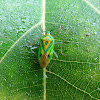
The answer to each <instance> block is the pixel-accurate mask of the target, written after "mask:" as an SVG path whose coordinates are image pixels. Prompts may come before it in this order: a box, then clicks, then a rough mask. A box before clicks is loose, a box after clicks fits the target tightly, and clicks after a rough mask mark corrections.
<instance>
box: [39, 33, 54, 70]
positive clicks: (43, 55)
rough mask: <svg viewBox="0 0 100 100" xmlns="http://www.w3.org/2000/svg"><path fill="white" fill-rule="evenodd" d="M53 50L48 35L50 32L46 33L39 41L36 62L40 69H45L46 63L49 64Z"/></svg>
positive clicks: (51, 38)
mask: <svg viewBox="0 0 100 100" xmlns="http://www.w3.org/2000/svg"><path fill="white" fill-rule="evenodd" d="M53 48H54V39H53V37H52V36H51V35H50V32H47V33H46V34H45V35H44V36H43V37H42V38H41V39H40V46H39V50H38V60H39V63H40V66H41V67H42V68H46V67H47V65H48V63H49V62H50V60H51V58H52V55H53Z"/></svg>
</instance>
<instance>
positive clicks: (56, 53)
mask: <svg viewBox="0 0 100 100" xmlns="http://www.w3.org/2000/svg"><path fill="white" fill-rule="evenodd" d="M53 53H54V55H55V56H56V58H58V55H57V53H56V52H55V51H54V50H53Z"/></svg>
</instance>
